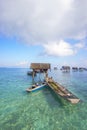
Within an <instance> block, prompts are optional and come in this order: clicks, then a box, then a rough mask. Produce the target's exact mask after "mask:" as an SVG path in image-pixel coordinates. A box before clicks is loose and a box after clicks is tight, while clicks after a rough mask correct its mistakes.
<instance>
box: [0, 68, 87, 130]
mask: <svg viewBox="0 0 87 130" xmlns="http://www.w3.org/2000/svg"><path fill="white" fill-rule="evenodd" d="M26 73H27V69H5V68H3V69H0V130H87V72H86V71H84V72H71V73H61V72H60V71H58V70H57V71H54V70H53V71H51V72H49V75H50V76H52V77H53V78H54V79H55V80H56V81H57V82H59V83H61V84H62V85H64V86H65V87H66V88H68V89H69V90H70V91H72V92H73V93H74V94H76V95H77V96H78V97H79V98H81V100H82V102H80V103H78V104H76V105H72V104H70V103H68V102H66V101H64V100H62V99H61V98H58V97H57V96H56V95H55V94H54V92H52V90H50V89H49V88H48V87H45V88H44V89H42V90H40V91H37V92H34V93H30V94H29V93H26V91H25V89H26V88H27V87H28V86H31V84H32V79H31V77H30V76H27V75H26ZM35 80H37V78H36V79H35Z"/></svg>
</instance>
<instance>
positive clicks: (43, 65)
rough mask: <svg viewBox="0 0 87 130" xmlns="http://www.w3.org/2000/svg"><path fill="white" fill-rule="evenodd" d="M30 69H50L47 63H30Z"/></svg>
mask: <svg viewBox="0 0 87 130" xmlns="http://www.w3.org/2000/svg"><path fill="white" fill-rule="evenodd" d="M30 68H31V69H39V70H40V69H47V70H48V69H50V64H49V63H31V65H30Z"/></svg>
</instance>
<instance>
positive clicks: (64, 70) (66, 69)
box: [61, 66, 70, 72]
mask: <svg viewBox="0 0 87 130" xmlns="http://www.w3.org/2000/svg"><path fill="white" fill-rule="evenodd" d="M61 70H62V72H70V66H62V68H61Z"/></svg>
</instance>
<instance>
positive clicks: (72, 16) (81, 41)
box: [0, 0, 87, 67]
mask: <svg viewBox="0 0 87 130" xmlns="http://www.w3.org/2000/svg"><path fill="white" fill-rule="evenodd" d="M86 12H87V0H3V1H2V0H0V66H7V67H28V66H29V64H30V63H31V62H49V63H52V64H53V65H58V66H62V65H71V66H85V67H87V13H86Z"/></svg>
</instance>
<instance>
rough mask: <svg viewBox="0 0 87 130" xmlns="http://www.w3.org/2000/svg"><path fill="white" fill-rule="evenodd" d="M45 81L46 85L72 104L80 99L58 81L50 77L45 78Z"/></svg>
mask: <svg viewBox="0 0 87 130" xmlns="http://www.w3.org/2000/svg"><path fill="white" fill-rule="evenodd" d="M46 82H47V84H48V86H49V87H50V88H51V89H52V90H53V91H54V92H55V93H56V94H58V95H60V96H61V97H62V98H64V99H66V100H67V101H69V102H71V103H72V104H76V103H78V102H79V101H80V99H79V98H78V97H76V96H75V95H74V94H72V93H71V92H70V91H69V90H68V89H66V88H65V87H63V86H61V85H60V84H59V83H57V82H55V81H54V80H53V79H52V78H48V77H47V78H46Z"/></svg>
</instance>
